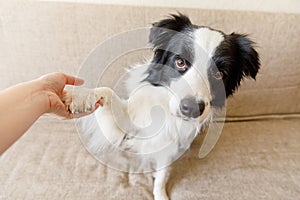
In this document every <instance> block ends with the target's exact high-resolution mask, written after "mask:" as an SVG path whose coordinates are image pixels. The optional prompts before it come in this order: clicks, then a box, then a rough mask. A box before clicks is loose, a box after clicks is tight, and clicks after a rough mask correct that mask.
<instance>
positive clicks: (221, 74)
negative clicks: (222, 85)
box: [215, 71, 224, 80]
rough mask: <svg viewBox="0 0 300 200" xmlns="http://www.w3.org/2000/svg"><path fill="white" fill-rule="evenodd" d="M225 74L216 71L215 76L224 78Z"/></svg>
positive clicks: (219, 78)
mask: <svg viewBox="0 0 300 200" xmlns="http://www.w3.org/2000/svg"><path fill="white" fill-rule="evenodd" d="M223 76H224V74H223V72H220V71H219V72H216V73H215V78H216V79H217V80H221V79H222V78H223Z"/></svg>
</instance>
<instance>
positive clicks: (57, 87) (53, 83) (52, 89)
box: [39, 72, 99, 119]
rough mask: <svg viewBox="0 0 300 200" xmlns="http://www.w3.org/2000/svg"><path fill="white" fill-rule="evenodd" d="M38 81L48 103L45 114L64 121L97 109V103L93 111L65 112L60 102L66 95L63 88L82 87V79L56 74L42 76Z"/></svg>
mask: <svg viewBox="0 0 300 200" xmlns="http://www.w3.org/2000/svg"><path fill="white" fill-rule="evenodd" d="M39 81H41V83H42V87H43V91H44V93H45V94H46V96H47V98H48V101H49V107H48V109H47V111H46V112H47V113H54V114H56V115H58V116H60V117H63V118H65V119H71V118H78V117H82V116H85V115H88V114H91V113H92V112H94V111H95V109H97V107H99V104H98V103H97V104H96V105H95V109H94V110H91V111H88V112H84V113H78V114H72V113H71V112H70V111H69V110H67V108H66V106H65V104H64V102H63V101H62V97H63V95H64V94H65V93H66V91H65V90H64V88H65V86H66V85H75V86H78V85H82V84H83V82H84V81H83V80H82V79H79V78H76V77H73V76H70V75H67V74H64V73H60V72H56V73H51V74H47V75H44V76H42V77H41V78H39Z"/></svg>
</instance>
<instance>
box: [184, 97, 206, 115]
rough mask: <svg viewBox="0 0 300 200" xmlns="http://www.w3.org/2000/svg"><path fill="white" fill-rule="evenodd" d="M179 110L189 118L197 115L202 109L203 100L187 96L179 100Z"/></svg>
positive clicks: (203, 106) (203, 105)
mask: <svg viewBox="0 0 300 200" xmlns="http://www.w3.org/2000/svg"><path fill="white" fill-rule="evenodd" d="M179 107H180V111H181V113H182V114H183V115H185V116H187V117H191V118H197V117H199V116H200V115H201V114H202V113H203V111H204V109H205V103H204V101H202V100H201V101H197V100H196V99H195V98H193V97H187V98H184V99H182V100H181V101H180V106H179Z"/></svg>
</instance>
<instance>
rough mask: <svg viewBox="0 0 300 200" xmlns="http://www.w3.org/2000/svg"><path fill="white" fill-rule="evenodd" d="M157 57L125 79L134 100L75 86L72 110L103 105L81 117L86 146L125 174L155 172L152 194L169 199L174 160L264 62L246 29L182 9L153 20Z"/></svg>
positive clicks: (70, 99) (70, 103)
mask: <svg viewBox="0 0 300 200" xmlns="http://www.w3.org/2000/svg"><path fill="white" fill-rule="evenodd" d="M149 43H150V44H151V45H152V46H153V51H154V54H153V58H152V60H150V61H149V62H147V63H145V64H143V65H138V66H135V67H133V68H132V69H131V70H130V72H129V77H128V79H127V80H126V81H125V83H124V84H125V85H126V88H127V94H128V96H129V98H127V99H122V98H120V97H119V96H118V95H116V93H115V92H114V91H113V90H112V89H110V88H106V87H100V88H96V89H95V90H89V89H84V88H81V89H78V90H69V91H68V92H67V93H66V95H65V96H64V102H65V104H66V106H67V107H68V108H69V110H70V111H71V112H72V113H78V112H84V111H87V110H91V109H93V108H94V106H95V103H96V102H97V101H98V100H100V101H101V103H102V107H99V108H98V109H97V110H96V111H95V112H94V113H93V114H92V115H89V116H87V117H83V118H80V119H78V120H77V128H78V131H79V135H80V137H81V139H82V140H83V143H84V144H85V145H86V148H87V149H88V150H89V151H90V152H91V153H92V154H93V155H94V156H95V157H96V158H97V159H98V160H99V161H101V162H102V163H104V164H106V165H108V166H110V167H112V168H115V169H118V170H121V171H126V172H131V173H145V172H151V173H152V174H153V177H154V188H153V194H154V199H157V200H160V199H168V196H167V193H166V189H165V186H166V182H167V179H168V173H169V167H168V166H169V165H170V164H171V163H172V162H173V161H174V160H176V159H177V158H178V157H180V156H181V155H182V154H183V153H184V152H185V151H186V150H187V149H188V148H189V147H190V145H191V143H192V141H193V140H194V139H195V137H196V136H197V134H198V133H199V131H200V130H201V129H202V128H203V127H204V126H206V125H207V124H208V123H209V122H211V121H212V120H213V118H214V113H215V112H216V111H217V110H218V109H221V108H223V107H224V105H225V100H226V98H227V97H229V96H230V95H232V94H233V93H234V91H235V90H236V89H237V88H238V86H239V85H240V83H241V81H242V79H243V78H245V77H250V78H253V79H255V77H256V75H257V73H258V70H259V67H260V61H259V56H258V53H257V52H256V50H255V49H254V47H253V45H254V43H253V42H252V41H251V40H250V39H249V38H248V37H247V35H243V34H236V33H231V34H229V35H228V34H225V33H223V32H222V31H219V30H215V29H212V28H209V27H205V26H197V25H194V24H192V23H191V21H190V19H189V18H188V17H187V16H185V15H183V14H180V13H179V14H177V15H171V16H170V17H169V18H166V19H163V20H161V21H159V22H156V23H154V24H153V26H152V28H151V30H150V35H149Z"/></svg>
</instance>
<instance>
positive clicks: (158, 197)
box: [154, 192, 169, 200]
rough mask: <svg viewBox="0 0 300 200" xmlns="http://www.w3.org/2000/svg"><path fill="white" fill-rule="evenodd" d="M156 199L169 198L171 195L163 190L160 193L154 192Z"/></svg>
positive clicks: (165, 199)
mask: <svg viewBox="0 0 300 200" xmlns="http://www.w3.org/2000/svg"><path fill="white" fill-rule="evenodd" d="M154 200H169V197H168V195H167V194H166V192H161V193H158V194H154Z"/></svg>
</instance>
